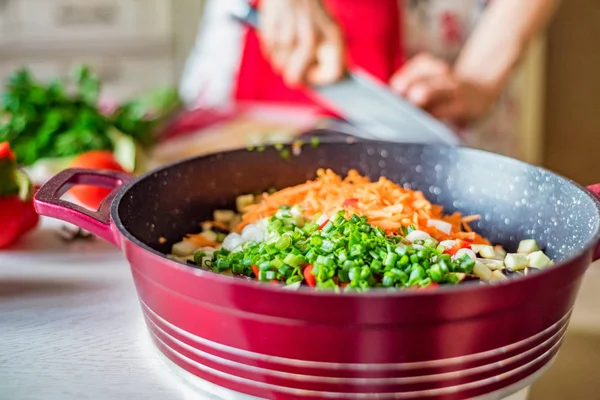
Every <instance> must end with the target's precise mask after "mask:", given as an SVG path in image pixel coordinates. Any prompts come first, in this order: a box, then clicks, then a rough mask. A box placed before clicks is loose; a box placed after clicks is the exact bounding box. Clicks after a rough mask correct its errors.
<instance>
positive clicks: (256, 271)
mask: <svg viewBox="0 0 600 400" xmlns="http://www.w3.org/2000/svg"><path fill="white" fill-rule="evenodd" d="M252 272H254V277H255V278H256V279H258V267H257V266H256V265H253V266H252Z"/></svg>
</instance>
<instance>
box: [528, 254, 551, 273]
mask: <svg viewBox="0 0 600 400" xmlns="http://www.w3.org/2000/svg"><path fill="white" fill-rule="evenodd" d="M527 259H528V260H529V266H530V267H531V268H538V269H543V268H546V267H548V266H550V265H551V262H552V261H551V260H550V258H549V257H548V256H547V255H546V254H544V252H543V251H534V252H533V253H531V254H528V255H527Z"/></svg>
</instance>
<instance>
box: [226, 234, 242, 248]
mask: <svg viewBox="0 0 600 400" xmlns="http://www.w3.org/2000/svg"><path fill="white" fill-rule="evenodd" d="M242 243H244V239H242V236H241V235H240V234H237V233H230V234H229V235H227V237H226V238H225V240H223V248H224V249H225V250H229V251H232V250H233V249H235V248H236V247H238V246H240V245H242Z"/></svg>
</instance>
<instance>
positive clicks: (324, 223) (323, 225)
mask: <svg viewBox="0 0 600 400" xmlns="http://www.w3.org/2000/svg"><path fill="white" fill-rule="evenodd" d="M328 222H329V220H328V219H327V220H325V222H323V223H322V224H321V225H320V226H319V230H321V229H323V228H325V225H327V223H328ZM313 226H314V225H313Z"/></svg>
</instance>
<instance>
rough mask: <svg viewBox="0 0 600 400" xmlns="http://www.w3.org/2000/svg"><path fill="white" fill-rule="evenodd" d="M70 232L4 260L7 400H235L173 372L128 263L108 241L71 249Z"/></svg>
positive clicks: (0, 316)
mask: <svg viewBox="0 0 600 400" xmlns="http://www.w3.org/2000/svg"><path fill="white" fill-rule="evenodd" d="M61 225H63V224H62V223H59V222H57V221H51V220H48V219H43V221H42V225H41V227H40V228H39V229H38V230H37V231H35V232H33V233H32V234H31V235H29V236H27V237H26V238H24V239H23V240H22V241H21V242H20V243H19V244H18V245H17V246H16V247H14V248H12V249H11V250H8V251H0V399H2V400H4V399H6V400H29V399H36V400H37V399H44V400H54V399H57V400H58V399H60V400H71V399H72V400H76V399H77V400H85V399H142V398H143V399H146V400H153V399H156V400H165V399H169V400H180V399H182V400H183V399H209V398H222V397H229V398H232V397H231V393H224V396H219V397H215V396H210V395H208V394H207V393H206V392H203V391H202V390H200V389H198V388H194V389H192V388H191V387H190V386H188V385H187V384H185V383H184V381H183V380H182V379H180V377H178V376H176V375H175V374H174V373H173V371H172V370H171V369H170V368H169V367H168V366H166V365H165V363H164V361H163V360H162V359H161V357H159V356H158V354H157V353H158V352H157V351H156V350H155V348H154V347H153V345H152V344H151V341H150V337H149V335H148V333H147V331H146V328H145V324H144V321H143V317H142V312H141V309H140V307H139V303H138V299H137V295H136V292H135V287H134V285H133V280H132V279H131V273H130V271H129V266H128V264H127V262H126V261H125V259H124V257H123V256H122V254H121V253H120V252H119V250H118V249H117V248H115V247H113V246H111V245H109V244H108V243H105V242H104V241H102V240H100V239H95V240H94V241H91V242H87V241H86V242H75V243H70V244H65V243H63V242H62V241H61V240H59V239H58V238H57V236H56V229H57V228H58V227H60V226H61ZM207 387H208V388H209V389H212V385H208V384H207ZM238 398H239V396H238ZM246 398H248V397H246Z"/></svg>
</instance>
